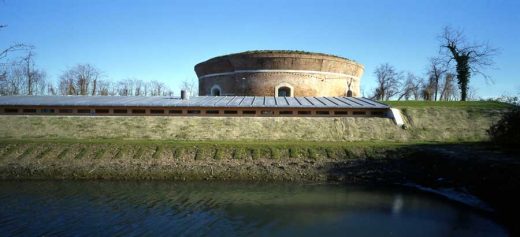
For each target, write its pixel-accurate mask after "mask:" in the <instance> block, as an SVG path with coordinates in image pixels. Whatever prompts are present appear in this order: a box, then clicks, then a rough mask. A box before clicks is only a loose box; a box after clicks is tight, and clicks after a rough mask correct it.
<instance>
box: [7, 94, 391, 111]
mask: <svg viewBox="0 0 520 237" xmlns="http://www.w3.org/2000/svg"><path fill="white" fill-rule="evenodd" d="M0 106H71V107H74V106H106V107H248V108H252V107H265V108H293V107H294V108H371V109H386V108H389V106H388V105H385V104H382V103H379V102H376V101H373V100H370V99H367V98H358V97H272V96H194V97H190V98H189V100H181V99H180V98H179V97H165V96H153V97H151V96H150V97H146V96H0Z"/></svg>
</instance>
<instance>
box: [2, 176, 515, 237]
mask: <svg viewBox="0 0 520 237" xmlns="http://www.w3.org/2000/svg"><path fill="white" fill-rule="evenodd" d="M114 235H117V236H136V235H139V236H142V235H146V236H507V232H506V231H505V229H504V228H503V227H502V226H501V225H499V224H497V223H496V222H495V221H494V220H492V219H490V218H488V217H486V216H485V215H483V214H481V213H480V212H478V211H476V210H474V209H472V208H468V207H466V206H463V205H460V204H458V203H455V202H452V201H449V200H446V199H444V198H441V197H438V196H436V195H433V194H427V193H424V192H415V191H410V190H403V189H397V188H395V189H392V188H390V189H381V188H373V187H349V186H344V185H330V184H294V183H283V184H276V183H275V184H265V183H211V182H210V183H208V182H206V183H202V182H199V183H176V182H166V181H149V182H137V181H0V236H114Z"/></svg>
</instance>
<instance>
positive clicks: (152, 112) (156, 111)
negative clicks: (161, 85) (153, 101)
mask: <svg viewBox="0 0 520 237" xmlns="http://www.w3.org/2000/svg"><path fill="white" fill-rule="evenodd" d="M150 113H151V114H164V110H162V109H152V110H150Z"/></svg>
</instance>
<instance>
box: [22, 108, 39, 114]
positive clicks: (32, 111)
mask: <svg viewBox="0 0 520 237" xmlns="http://www.w3.org/2000/svg"><path fill="white" fill-rule="evenodd" d="M23 112H24V113H36V109H23Z"/></svg>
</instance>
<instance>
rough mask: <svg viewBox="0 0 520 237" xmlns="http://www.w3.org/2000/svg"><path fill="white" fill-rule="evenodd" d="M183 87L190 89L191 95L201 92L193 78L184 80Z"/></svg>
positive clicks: (183, 88)
mask: <svg viewBox="0 0 520 237" xmlns="http://www.w3.org/2000/svg"><path fill="white" fill-rule="evenodd" d="M181 89H182V90H187V91H189V92H190V94H191V95H198V94H199V90H198V86H197V83H196V82H195V80H194V79H193V78H191V79H185V80H184V81H182V84H181Z"/></svg>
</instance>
